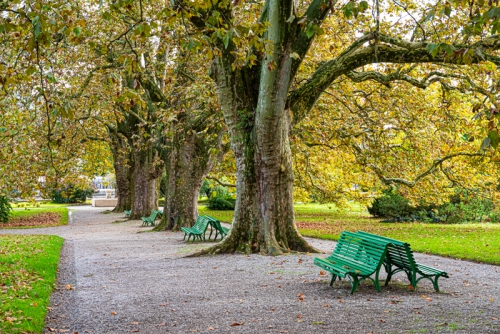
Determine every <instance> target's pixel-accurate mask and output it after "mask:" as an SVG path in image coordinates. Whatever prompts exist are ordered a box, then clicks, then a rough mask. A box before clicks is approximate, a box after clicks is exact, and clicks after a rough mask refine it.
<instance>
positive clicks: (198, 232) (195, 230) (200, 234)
mask: <svg viewBox="0 0 500 334" xmlns="http://www.w3.org/2000/svg"><path fill="white" fill-rule="evenodd" d="M208 225H210V220H209V219H208V218H207V217H204V216H198V218H196V222H195V223H194V225H193V226H192V227H181V230H182V232H184V238H183V239H182V240H185V239H186V235H187V236H188V239H187V241H189V239H190V238H191V237H193V241H194V240H195V239H196V238H199V239H200V241H201V240H203V241H205V233H206V232H207V228H208ZM209 239H210V237H209Z"/></svg>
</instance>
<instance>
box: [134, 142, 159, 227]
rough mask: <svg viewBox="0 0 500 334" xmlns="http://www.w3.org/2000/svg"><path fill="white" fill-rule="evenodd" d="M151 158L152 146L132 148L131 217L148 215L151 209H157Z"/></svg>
mask: <svg viewBox="0 0 500 334" xmlns="http://www.w3.org/2000/svg"><path fill="white" fill-rule="evenodd" d="M153 158H154V149H153V148H146V149H142V150H141V149H135V150H134V154H133V171H134V187H133V205H132V215H131V219H139V218H141V217H142V216H149V215H150V214H151V211H153V210H155V209H157V190H156V177H155V175H156V173H155V168H154V165H153Z"/></svg>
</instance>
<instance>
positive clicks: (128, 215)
mask: <svg viewBox="0 0 500 334" xmlns="http://www.w3.org/2000/svg"><path fill="white" fill-rule="evenodd" d="M123 213H124V214H125V217H130V215H131V214H132V210H124V211H123Z"/></svg>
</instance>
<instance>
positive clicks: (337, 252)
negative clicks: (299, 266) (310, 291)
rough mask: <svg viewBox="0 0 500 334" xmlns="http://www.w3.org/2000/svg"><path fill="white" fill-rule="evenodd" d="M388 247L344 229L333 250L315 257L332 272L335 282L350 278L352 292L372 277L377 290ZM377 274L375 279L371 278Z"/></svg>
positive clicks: (320, 265)
mask: <svg viewBox="0 0 500 334" xmlns="http://www.w3.org/2000/svg"><path fill="white" fill-rule="evenodd" d="M386 252H387V247H386V246H385V245H382V244H381V243H373V242H369V241H367V240H366V239H365V238H363V237H360V236H359V235H357V234H356V233H353V232H347V231H344V232H342V234H341V235H340V239H339V240H338V242H337V245H336V246H335V249H334V250H333V253H332V254H331V255H330V256H328V257H327V258H325V259H322V258H315V259H314V264H315V265H317V266H318V267H320V268H323V269H325V270H326V271H328V272H330V273H331V274H332V280H331V281H330V286H331V285H333V282H334V281H335V280H336V279H337V277H338V278H339V280H340V279H341V278H346V277H347V278H348V279H349V281H350V283H351V286H352V288H351V294H352V293H354V291H356V289H357V287H358V285H359V283H360V282H361V281H363V280H365V279H370V280H371V281H372V282H373V283H374V284H375V288H376V289H377V291H380V284H379V280H378V274H379V271H380V267H381V266H382V264H383V263H384V258H385V254H386ZM373 274H375V279H373V278H371V277H370V276H372V275H373Z"/></svg>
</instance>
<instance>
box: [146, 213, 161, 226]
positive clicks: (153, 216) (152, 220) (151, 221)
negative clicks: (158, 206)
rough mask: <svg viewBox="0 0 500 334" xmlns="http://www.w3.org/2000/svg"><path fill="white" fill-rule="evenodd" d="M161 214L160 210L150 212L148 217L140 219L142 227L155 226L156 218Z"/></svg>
mask: <svg viewBox="0 0 500 334" xmlns="http://www.w3.org/2000/svg"><path fill="white" fill-rule="evenodd" d="M162 214H163V212H161V211H160V210H153V211H151V214H150V215H149V217H141V219H142V226H148V225H151V226H155V221H156V218H157V217H158V216H161V215H162Z"/></svg>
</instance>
